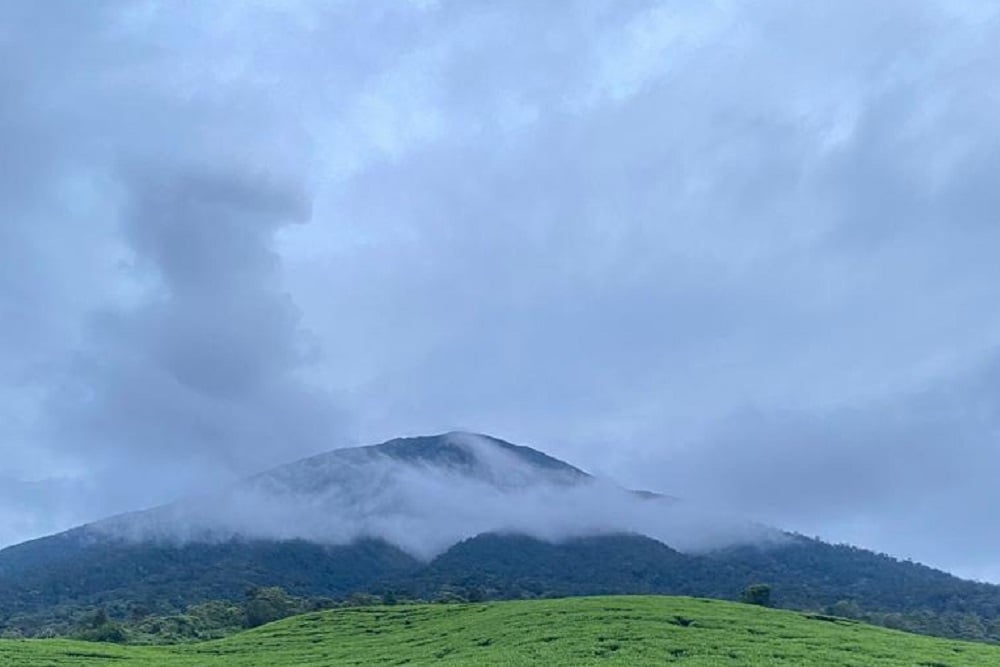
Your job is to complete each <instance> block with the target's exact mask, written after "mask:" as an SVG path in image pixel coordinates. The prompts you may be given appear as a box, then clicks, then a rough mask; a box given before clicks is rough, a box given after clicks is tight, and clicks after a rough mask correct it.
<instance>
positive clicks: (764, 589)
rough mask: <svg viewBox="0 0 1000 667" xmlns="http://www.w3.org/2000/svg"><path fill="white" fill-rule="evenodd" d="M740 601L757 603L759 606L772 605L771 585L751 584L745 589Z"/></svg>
mask: <svg viewBox="0 0 1000 667" xmlns="http://www.w3.org/2000/svg"><path fill="white" fill-rule="evenodd" d="M740 602H743V603H745V604H755V605H757V606H759V607H770V606H771V587H770V586H769V585H767V584H751V585H749V586H747V587H746V588H744V589H743V593H742V594H740Z"/></svg>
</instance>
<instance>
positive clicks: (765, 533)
mask: <svg viewBox="0 0 1000 667" xmlns="http://www.w3.org/2000/svg"><path fill="white" fill-rule="evenodd" d="M713 520H714V519H712V518H711V517H708V518H706V517H704V516H703V515H700V514H697V513H693V514H691V513H689V512H688V510H687V509H686V508H685V505H684V504H683V503H680V502H674V501H671V500H669V499H665V498H662V497H658V496H655V495H644V494H635V493H632V492H628V491H625V490H623V489H619V488H617V487H612V486H610V485H607V484H602V483H601V482H599V481H598V480H595V479H593V478H592V477H590V476H589V475H587V474H586V473H584V472H583V471H581V470H579V469H577V468H575V467H573V466H571V465H569V464H567V463H564V462H562V461H559V460H558V459H554V458H552V457H549V456H547V455H545V454H543V453H541V452H538V451H536V450H533V449H530V448H526V447H518V446H516V445H512V444H510V443H506V442H504V441H501V440H497V439H495V438H489V437H486V436H475V435H470V434H457V433H453V434H445V435H441V436H431V437H424V438H405V439H397V440H391V441H389V442H386V443H383V444H382V445H375V446H370V447H359V448H351V449H343V450H335V451H333V452H329V453H327V454H322V455H320V456H316V457H312V458H310V459H305V460H303V461H299V462H295V463H292V464H289V465H287V466H282V467H280V468H276V469H274V470H271V471H268V472H265V473H262V474H260V475H257V476H255V477H253V478H251V479H249V480H247V481H246V482H244V483H243V484H241V485H238V486H236V487H234V488H231V489H225V490H221V491H220V492H218V493H217V494H215V495H213V496H210V497H206V498H200V499H189V500H185V501H182V502H179V503H175V504H173V505H169V506H165V507H161V508H156V509H153V510H148V511H144V512H133V513H130V514H126V515H121V516H118V517H112V518H110V519H107V520H104V521H100V522H97V523H95V524H90V525H87V526H82V527H80V528H76V529H73V530H70V531H67V532H65V533H61V534H59V535H54V536H51V537H47V538H42V539H38V540H34V541H31V542H27V543H24V544H20V545H16V546H14V547H9V548H7V549H4V550H2V551H0V630H2V629H3V627H20V628H23V629H24V630H25V631H27V632H29V633H30V632H33V631H35V630H37V629H38V628H39V627H46V626H53V627H65V624H66V623H67V622H69V621H67V620H66V619H68V618H70V617H71V616H72V610H73V609H74V608H80V607H93V606H97V605H103V606H107V607H108V608H109V609H110V610H111V612H112V614H115V613H126V611H127V610H129V609H132V608H134V607H136V606H138V607H141V608H144V609H146V610H149V611H158V612H170V611H177V610H182V609H183V608H184V607H185V606H186V605H189V604H192V603H196V602H200V601H203V600H206V599H214V598H227V599H238V598H240V597H242V595H243V593H244V591H245V589H246V588H248V587H250V586H273V585H276V586H282V587H284V588H286V589H287V590H288V591H289V592H291V593H293V594H296V595H300V596H309V597H315V596H324V597H336V598H339V597H344V596H347V595H350V594H351V593H354V592H371V593H375V594H381V593H385V592H388V591H392V592H395V593H397V594H399V595H402V596H411V597H420V598H424V599H432V598H434V597H437V596H438V595H440V594H442V592H448V591H452V592H454V591H458V592H459V594H460V595H464V596H468V597H474V598H482V597H486V598H516V597H533V596H540V595H592V594H604V593H632V594H635V593H663V594H687V595H698V596H706V597H718V598H728V599H736V598H738V597H739V595H740V593H741V591H742V590H743V588H744V587H746V586H748V585H750V584H755V583H767V584H770V585H771V586H772V593H773V596H772V599H773V600H774V602H775V603H776V604H778V605H781V606H785V607H791V608H799V609H815V610H820V609H825V608H826V607H829V606H832V605H837V604H840V605H841V607H843V608H844V609H847V610H854V609H858V610H861V611H864V612H868V613H878V614H916V615H919V614H922V613H925V612H926V613H929V614H938V615H950V616H948V618H949V619H951V620H949V621H948V622H947V623H945V622H942V623H939V624H937V625H935V624H931V623H929V622H924V620H921V619H920V618H917V621H914V622H911V621H912V619H898V618H891V619H888V620H885V622H887V623H889V622H892V623H895V624H897V625H899V626H900V627H915V628H917V629H924V630H927V629H928V628H930V629H929V630H927V631H931V632H938V633H940V634H948V635H956V636H965V637H976V638H984V637H996V638H997V639H1000V587H997V586H992V585H987V584H980V583H975V582H968V581H962V580H960V579H957V578H955V577H952V576H951V575H948V574H946V573H943V572H939V571H937V570H933V569H931V568H927V567H924V566H921V565H917V564H914V563H908V562H900V561H897V560H895V559H892V558H889V557H887V556H883V555H879V554H874V553H871V552H869V551H865V550H863V549H857V548H852V547H846V546H832V545H828V544H824V543H822V542H819V541H816V540H809V539H806V538H802V537H798V536H789V535H780V534H778V533H777V532H776V531H772V530H763V529H760V528H759V527H754V526H748V525H747V524H743V523H738V522H730V523H728V524H727V523H725V522H721V523H712V521H713ZM713 531H714V532H713ZM696 538H697V539H696ZM685 540H687V541H686V542H685ZM841 603H844V604H846V607H845V606H844V604H841ZM956 615H958V616H956ZM962 615H966V616H968V618H966V616H962ZM880 618H881V617H880ZM60 623H62V625H60ZM908 623H909V625H907V624H908ZM914 623H916V624H915V625H914ZM935 623H936V621H935Z"/></svg>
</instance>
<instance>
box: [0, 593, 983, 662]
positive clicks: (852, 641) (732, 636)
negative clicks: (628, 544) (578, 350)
mask: <svg viewBox="0 0 1000 667" xmlns="http://www.w3.org/2000/svg"><path fill="white" fill-rule="evenodd" d="M671 663H676V664H680V665H689V666H692V667H694V666H704V667H709V666H711V667H715V666H718V665H795V666H797V667H798V666H803V665H837V666H844V667H848V666H852V665H853V666H857V667H878V666H885V667H889V666H896V665H899V666H902V665H906V666H907V667H915V666H921V667H960V666H962V665H977V666H979V665H1000V647H994V646H988V645H984V644H974V643H965V642H958V641H949V640H943V639H933V638H930V637H923V636H918V635H909V634H905V633H901V632H894V631H892V630H885V629H881V628H875V627H871V626H867V625H863V624H860V623H856V622H852V621H845V620H840V619H833V618H829V617H817V616H809V615H804V614H798V613H795V612H789V611H779V610H771V609H762V608H759V607H751V606H747V605H740V604H735V603H730V602H721V601H716V600H702V599H693V598H682V597H652V596H642V597H639V596H636V597H593V598H568V599H561V600H535V601H515V602H497V603H488V604H463V605H400V606H394V607H362V608H350V609H339V610H334V611H327V612H318V613H313V614H306V615H303V616H297V617H293V618H289V619H285V620H283V621H278V622H276V623H272V624H270V625H266V626H263V627H261V628H257V629H255V630H251V631H247V632H243V633H240V634H238V635H234V636H232V637H229V638H226V639H221V640H216V641H210V642H204V643H201V644H190V645H182V646H163V647H160V646H113V645H104V644H88V643H83V642H74V641H66V640H7V641H0V665H4V666H6V665H12V666H13V665H16V666H17V667H35V666H38V667H40V666H42V665H44V666H46V667H63V666H69V665H74V666H75V665H120V666H123V667H133V666H135V667H139V666H149V665H162V666H164V667H194V666H196V665H197V666H198V667H217V666H218V667H224V666H251V665H253V666H257V665H262V666H266V667H286V666H287V667H292V666H294V667H305V666H309V665H315V666H319V665H376V664H385V665H404V664H405V665H425V664H452V665H536V664H537V665H566V666H570V665H573V666H576V665H591V664H609V665H614V664H619V665H652V664H671Z"/></svg>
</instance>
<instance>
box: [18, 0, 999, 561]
mask: <svg viewBox="0 0 1000 667" xmlns="http://www.w3.org/2000/svg"><path fill="white" fill-rule="evenodd" d="M0 26H6V27H4V28H0V51H2V53H3V56H4V57H2V58H0V89H2V91H3V94H2V95H0V99H2V102H0V144H2V145H3V146H4V150H3V151H2V152H0V173H3V174H4V177H3V179H0V216H2V218H3V220H4V222H3V224H0V321H2V322H3V323H4V326H3V327H0V375H2V377H3V378H4V382H3V383H2V384H0V455H2V460H3V463H2V464H0V479H5V480H10V481H9V483H8V484H5V485H4V487H5V488H4V492H3V493H4V495H3V496H0V498H2V500H0V502H2V503H4V505H3V512H4V514H5V516H10V517H12V519H11V521H9V522H6V523H5V525H6V526H12V528H6V529H5V530H6V531H7V532H6V533H3V532H0V541H2V542H10V541H13V540H15V539H21V538H25V537H29V536H32V535H35V534H39V533H41V532H45V531H47V530H54V529H56V528H60V527H64V526H66V525H69V524H70V523H72V522H73V521H78V520H84V519H92V518H96V517H97V516H100V515H102V514H105V513H109V512H112V511H118V510H124V509H130V508H133V507H138V506H143V505H148V504H152V503H156V502H161V501H164V500H167V499H169V498H171V497H173V496H175V495H177V494H180V493H184V492H189V491H204V490H205V489H210V488H211V487H213V486H214V485H217V484H218V483H221V482H223V481H228V480H232V479H235V478H237V477H239V476H241V475H244V474H246V473H249V472H252V471H254V470H258V469H261V468H263V467H266V466H268V465H271V464H274V463H278V462H280V461H284V460H291V459H294V458H296V457H299V456H304V455H307V454H312V453H316V452H319V451H323V450H326V449H331V448H333V447H335V446H341V445H345V444H356V443H362V442H374V441H378V440H382V439H386V438H388V437H392V436H396V435H403V434H408V433H420V432H439V431H445V430H450V429H453V428H467V429H470V430H476V431H485V432H492V433H496V434H497V435H501V436H504V437H507V438H508V439H511V440H514V441H519V442H524V443H525V444H531V445H534V446H537V447H539V448H542V449H546V450H547V451H550V452H551V453H553V454H555V455H558V456H560V457H561V458H564V459H567V460H569V461H571V462H573V463H576V464H578V465H580V466H582V467H584V468H587V469H590V470H593V471H596V472H598V473H602V474H605V475H609V476H611V477H614V478H615V479H617V480H618V481H619V482H621V483H622V484H624V485H626V486H633V487H646V488H654V489H657V490H663V491H665V492H668V493H672V494H675V495H686V496H689V497H699V498H705V499H706V500H707V501H711V502H713V503H716V504H718V505H720V506H723V507H736V508H741V509H745V510H747V511H748V512H751V513H753V514H755V515H756V516H757V517H758V518H759V519H761V520H767V521H775V522H782V523H783V524H785V525H789V526H791V527H794V528H797V529H799V530H802V531H803V532H807V533H810V534H812V533H818V534H820V535H822V536H824V537H828V538H831V539H835V540H852V541H856V542H859V543H861V544H863V545H865V546H871V547H875V548H878V549H881V550H886V551H890V552H893V553H898V554H900V555H904V556H912V557H914V558H917V559H922V560H928V561H931V562H932V563H933V564H935V565H940V566H945V567H949V568H953V569H957V570H959V571H961V572H964V573H967V574H973V575H976V576H983V577H991V578H997V577H1000V569H998V568H1000V565H998V564H997V562H995V561H994V560H993V559H992V557H991V556H990V554H992V553H995V552H996V542H997V539H998V538H997V535H998V533H997V531H996V530H995V529H994V528H993V527H992V526H991V523H990V520H989V508H990V507H992V506H994V505H996V504H997V502H1000V493H998V492H996V491H995V487H996V485H994V484H992V483H991V482H990V480H988V479H987V476H988V474H987V471H989V470H992V469H995V468H996V467H997V464H998V463H1000V461H998V460H997V458H998V455H997V453H996V452H997V451H1000V448H998V447H997V445H998V442H997V432H998V431H997V428H996V423H997V409H996V405H997V402H996V400H995V398H996V396H997V388H998V387H1000V373H998V371H997V368H998V365H997V363H996V354H997V353H996V344H997V341H998V338H1000V315H998V314H997V310H996V308H995V304H996V303H997V300H998V297H1000V294H998V290H1000V287H998V286H1000V269H998V268H997V266H998V265H997V263H996V261H995V254H996V252H995V249H996V248H997V247H998V243H1000V227H998V226H997V225H996V224H995V221H994V218H995V216H996V211H997V209H998V207H997V203H998V202H997V196H998V195H997V190H996V188H995V187H994V186H993V180H994V174H995V173H996V171H997V164H996V162H997V157H996V156H997V155H1000V151H998V150H997V149H998V148H1000V147H998V145H997V144H998V142H1000V132H998V129H1000V128H998V123H997V120H996V119H997V118H998V117H1000V114H998V113H997V107H998V98H997V94H996V86H995V85H994V83H993V80H994V78H995V76H994V74H995V72H996V71H997V67H998V66H1000V62H998V61H1000V48H998V47H997V46H996V45H997V44H1000V18H998V14H997V12H996V11H995V10H994V9H993V8H990V7H987V6H985V5H983V4H981V3H971V2H970V3H965V2H954V1H952V0H949V1H947V2H944V1H941V2H936V1H931V0H927V1H922V2H904V1H902V0H900V1H899V2H884V3H880V4H879V5H878V6H877V7H874V6H872V5H871V4H870V3H863V2H842V3H837V4H836V6H828V7H821V6H816V5H809V4H803V3H795V2H779V1H771V2H762V3H753V4H742V3H730V2H714V3H700V2H699V3H694V2H692V3H686V2H680V3H661V2H651V1H641V0H636V1H630V2H606V3H604V2H579V3H560V4H559V5H555V4H551V5H544V6H540V5H539V4H538V3H513V4H507V5H504V6H502V7H498V6H491V5H488V4H482V3H475V2H468V3H449V2H413V3H386V4H379V3H355V2H346V3H338V4H331V3H313V2H282V3H270V2H261V3H254V4H252V5H242V4H231V5H227V4H222V5H220V4H211V5H190V6H183V7H178V6H176V5H174V4H168V3H160V2H153V1H150V2H143V3H117V2H106V3H88V4H87V5H86V6H79V7H60V8H58V9H56V8H52V7H50V6H47V5H43V4H39V3H31V2H15V3H7V4H6V5H5V6H4V7H3V8H2V9H0ZM302 223H304V224H302ZM39 489H42V490H43V491H39ZM45 489H48V491H45ZM943 534H946V535H947V536H948V538H947V539H938V538H937V537H935V536H938V535H943Z"/></svg>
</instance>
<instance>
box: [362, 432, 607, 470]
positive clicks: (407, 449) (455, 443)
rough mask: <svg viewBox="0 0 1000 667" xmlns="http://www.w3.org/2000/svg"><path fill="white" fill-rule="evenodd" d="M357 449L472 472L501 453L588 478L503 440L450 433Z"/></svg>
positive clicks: (407, 461) (464, 433)
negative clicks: (492, 456) (492, 455)
mask: <svg viewBox="0 0 1000 667" xmlns="http://www.w3.org/2000/svg"><path fill="white" fill-rule="evenodd" d="M359 449H363V450H369V451H372V452H377V453H379V454H382V455H384V456H388V457H390V458H392V459H395V460H397V461H401V462H405V463H420V464H431V465H444V466H448V467H452V468H466V469H467V468H473V467H477V466H478V465H481V464H483V463H484V459H486V458H488V457H489V455H490V454H491V453H500V454H503V455H507V456H510V457H513V459H514V460H516V461H518V462H520V463H522V464H527V465H528V466H530V467H532V468H538V469H542V470H545V471H549V472H558V473H562V474H565V475H567V476H569V477H571V478H579V479H583V478H587V477H590V475H588V474H587V473H585V472H584V471H582V470H580V469H579V468H577V467H575V466H572V465H570V464H569V463H566V462H565V461H561V460H559V459H557V458H555V457H552V456H549V455H548V454H545V453H544V452H540V451H538V450H537V449H532V448H531V447H525V446H523V445H515V444H512V443H510V442H507V441H506V440H501V439H500V438H496V437H493V436H491V435H485V434H482V433H470V432H467V431H450V432H448V433H441V434H438V435H425V436H415V437H408V438H394V439H392V440H387V441H386V442H383V443H381V444H378V445H370V446H368V447H361V448H359Z"/></svg>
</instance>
